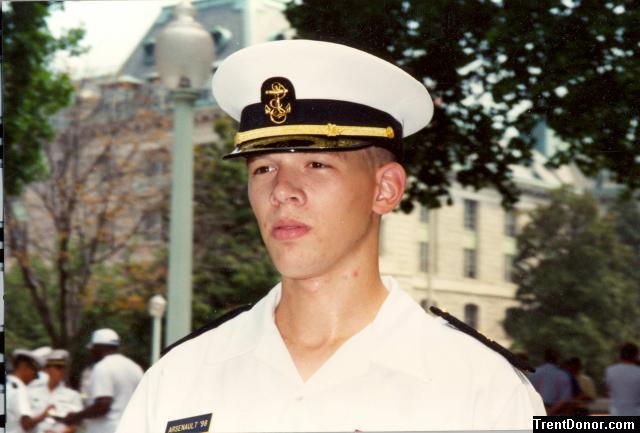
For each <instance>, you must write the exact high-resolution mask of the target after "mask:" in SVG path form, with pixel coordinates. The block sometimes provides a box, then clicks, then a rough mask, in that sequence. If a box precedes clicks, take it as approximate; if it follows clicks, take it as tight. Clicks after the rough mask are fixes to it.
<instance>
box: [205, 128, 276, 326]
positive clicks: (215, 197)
mask: <svg viewBox="0 0 640 433" xmlns="http://www.w3.org/2000/svg"><path fill="white" fill-rule="evenodd" d="M215 130H216V132H217V134H218V136H219V137H220V142H219V143H216V145H215V146H202V147H198V148H197V149H196V155H195V167H194V172H195V185H194V196H195V197H194V199H195V209H194V227H196V230H195V232H196V236H195V239H194V270H193V273H194V277H193V291H194V306H193V314H194V327H198V326H201V325H203V324H205V323H206V322H208V321H210V320H211V319H212V318H215V317H217V316H219V315H220V314H222V313H224V312H226V311H228V310H230V309H232V308H234V307H238V306H240V305H244V304H247V303H254V302H256V301H257V300H259V299H260V298H261V297H262V296H264V294H266V292H267V291H268V290H269V289H270V288H271V287H272V286H273V285H274V284H275V283H276V282H277V281H278V275H277V273H276V271H275V269H274V267H273V265H272V264H271V261H270V259H269V256H268V254H267V252H266V248H265V247H264V245H263V243H262V241H261V238H260V231H259V230H258V226H257V224H256V222H255V218H254V215H253V211H252V210H251V206H250V204H249V199H248V196H247V180H246V179H247V175H246V166H245V164H244V163H243V161H237V160H231V161H225V160H223V159H222V155H224V154H226V153H229V152H230V151H231V150H232V149H233V133H234V132H235V128H234V125H233V123H232V122H231V121H230V119H228V118H223V119H220V120H218V121H216V124H215Z"/></svg>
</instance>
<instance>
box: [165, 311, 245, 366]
mask: <svg viewBox="0 0 640 433" xmlns="http://www.w3.org/2000/svg"><path fill="white" fill-rule="evenodd" d="M251 307H253V304H246V305H243V306H241V307H238V308H236V309H234V310H231V311H229V312H228V313H225V314H223V315H222V316H220V317H218V318H217V319H215V320H213V321H211V322H209V323H207V324H206V325H204V326H202V327H201V328H198V329H196V330H195V331H193V332H192V333H191V334H189V335H187V336H185V337H182V338H181V339H180V340H178V341H176V342H175V343H173V344H170V345H169V346H167V347H165V348H164V349H162V352H160V356H161V357H162V356H164V355H166V354H167V353H169V351H171V349H173V348H174V347H176V346H179V345H181V344H182V343H184V342H185V341H189V340H191V339H193V338H196V337H197V336H199V335H201V334H204V333H205V332H207V331H210V330H211V329H215V328H217V327H218V326H220V325H222V324H223V323H224V322H227V321H229V320H231V319H233V318H234V317H236V316H237V315H238V314H240V313H243V312H245V311H247V310H250V309H251Z"/></svg>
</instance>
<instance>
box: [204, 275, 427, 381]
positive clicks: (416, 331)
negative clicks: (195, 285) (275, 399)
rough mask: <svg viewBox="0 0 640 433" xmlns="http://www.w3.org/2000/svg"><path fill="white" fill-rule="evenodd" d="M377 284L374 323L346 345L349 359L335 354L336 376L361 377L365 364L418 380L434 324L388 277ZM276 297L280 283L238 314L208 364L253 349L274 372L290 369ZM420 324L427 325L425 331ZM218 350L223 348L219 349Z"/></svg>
mask: <svg viewBox="0 0 640 433" xmlns="http://www.w3.org/2000/svg"><path fill="white" fill-rule="evenodd" d="M382 282H383V284H384V286H385V287H386V288H387V290H388V291H389V294H388V296H387V298H386V299H385V301H384V302H383V304H382V306H381V307H380V310H379V311H378V314H377V315H376V317H375V319H374V320H373V322H371V323H370V324H369V325H368V326H367V327H366V328H364V329H363V330H362V331H360V332H359V333H358V334H356V335H355V336H354V337H352V338H351V339H350V340H349V341H347V342H346V343H345V346H347V347H345V349H347V350H348V351H349V353H348V355H350V356H346V355H347V354H341V353H339V352H340V349H342V347H341V348H340V349H339V350H338V351H337V352H336V354H334V356H335V355H338V356H342V355H345V356H343V357H341V364H340V369H341V370H343V373H341V374H340V375H343V374H344V375H352V376H353V375H360V374H364V373H366V371H367V370H368V368H369V365H370V363H376V364H379V365H383V366H385V367H386V368H389V369H391V370H394V371H401V372H405V373H407V374H411V375H414V376H420V377H422V376H423V374H424V372H425V363H424V358H425V357H424V356H420V354H421V353H422V352H423V351H424V349H423V348H422V347H423V346H425V345H426V344H427V341H428V340H426V338H428V335H426V334H428V332H429V330H430V329H433V326H434V325H435V324H436V323H438V320H436V319H433V318H430V317H429V316H427V314H426V313H425V312H424V310H423V309H422V308H421V307H420V306H419V305H418V304H417V303H416V302H415V301H414V300H413V299H412V298H411V296H409V294H407V293H406V292H405V291H404V290H403V289H402V288H400V286H399V284H398V282H397V281H396V280H395V279H394V278H393V277H390V276H384V277H382ZM281 296H282V285H281V283H279V284H277V285H276V286H275V287H274V288H272V289H271V290H270V291H269V293H268V294H267V295H266V296H265V297H264V298H262V299H261V300H260V301H259V302H258V303H257V304H256V305H255V306H254V307H253V308H252V309H251V310H249V311H248V312H245V313H242V314H241V315H239V316H238V317H237V319H236V320H237V321H235V326H234V327H233V329H232V332H231V333H229V334H227V335H226V336H225V337H223V338H225V341H218V342H217V343H218V344H215V345H214V344H210V345H209V350H208V354H207V361H208V362H219V361H223V360H227V359H230V358H232V357H234V356H238V355H240V354H243V353H247V352H251V351H252V352H253V355H254V356H256V357H257V358H259V359H260V360H262V361H264V362H266V363H267V364H269V365H270V366H272V367H273V368H275V369H277V370H288V371H291V369H295V366H294V365H293V361H292V359H291V356H290V354H289V352H288V350H287V348H286V346H285V344H284V341H283V340H282V337H281V335H280V332H279V331H278V328H277V327H276V324H275V309H276V307H277V305H278V303H279V302H280V298H281ZM425 323H426V324H428V325H430V326H427V327H425V326H424V325H425ZM222 326H224V325H222ZM423 338H424V339H423ZM352 340H353V341H352ZM419 341H424V342H425V343H424V345H423V344H418V342H419ZM211 343H213V342H211ZM220 343H222V344H220ZM347 343H348V345H347ZM213 346H215V349H214V347H213ZM220 347H224V348H225V349H224V350H219V349H220ZM332 358H333V356H332ZM328 362H332V359H330V360H329V361H328ZM312 379H313V378H312Z"/></svg>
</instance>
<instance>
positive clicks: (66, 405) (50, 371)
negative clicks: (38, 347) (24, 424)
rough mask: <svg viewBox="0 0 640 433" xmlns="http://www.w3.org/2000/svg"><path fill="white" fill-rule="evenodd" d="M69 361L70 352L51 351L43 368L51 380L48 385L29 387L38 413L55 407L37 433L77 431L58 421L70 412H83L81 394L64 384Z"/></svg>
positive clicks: (32, 403) (70, 432) (69, 432)
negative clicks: (43, 409)
mask: <svg viewBox="0 0 640 433" xmlns="http://www.w3.org/2000/svg"><path fill="white" fill-rule="evenodd" d="M68 360H69V352H67V351H66V350H62V349H56V350H53V351H51V353H49V355H48V356H47V357H46V359H45V365H44V368H43V370H44V372H45V373H46V374H47V376H48V378H49V379H48V383H44V384H43V383H38V384H35V385H33V384H30V385H29V387H28V393H29V400H30V401H31V406H32V407H33V408H34V410H35V411H36V412H37V411H39V410H40V408H44V407H48V406H53V408H52V409H51V410H50V411H49V416H48V417H46V418H45V419H44V421H43V422H42V423H40V424H38V426H37V427H36V429H35V433H73V432H74V431H75V430H76V427H75V426H71V425H65V424H63V423H61V422H59V421H57V420H56V418H57V419H59V418H61V417H64V416H66V415H67V414H68V413H69V412H76V411H79V410H82V401H81V399H80V394H79V393H78V392H77V391H75V390H73V389H71V388H68V387H67V386H66V385H65V383H64V377H65V373H66V368H67V364H68ZM54 417H55V418H54Z"/></svg>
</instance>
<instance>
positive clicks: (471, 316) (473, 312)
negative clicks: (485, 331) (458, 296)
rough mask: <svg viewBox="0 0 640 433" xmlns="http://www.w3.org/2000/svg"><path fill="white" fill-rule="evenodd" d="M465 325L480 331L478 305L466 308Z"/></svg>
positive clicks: (470, 305) (468, 305)
mask: <svg viewBox="0 0 640 433" xmlns="http://www.w3.org/2000/svg"><path fill="white" fill-rule="evenodd" d="M464 323H466V324H467V325H469V326H471V327H472V328H473V329H478V306H477V305H476V304H467V305H465V306H464Z"/></svg>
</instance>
